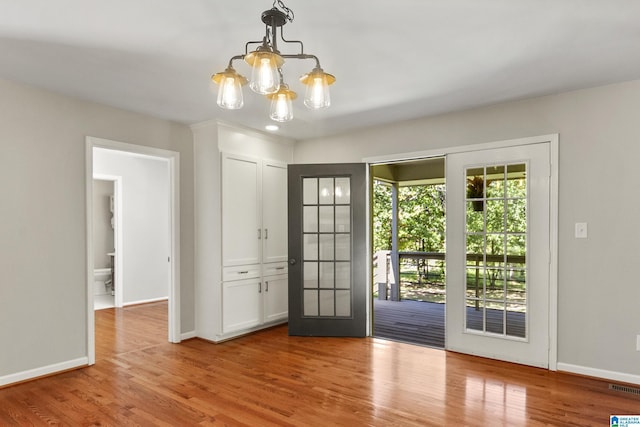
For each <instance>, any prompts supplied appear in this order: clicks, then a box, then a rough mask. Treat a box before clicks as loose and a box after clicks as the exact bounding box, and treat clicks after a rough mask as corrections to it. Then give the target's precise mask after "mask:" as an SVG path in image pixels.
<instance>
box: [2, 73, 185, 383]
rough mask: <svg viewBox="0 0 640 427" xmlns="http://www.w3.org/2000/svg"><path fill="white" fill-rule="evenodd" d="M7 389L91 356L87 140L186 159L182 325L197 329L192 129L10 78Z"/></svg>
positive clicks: (5, 116)
mask: <svg viewBox="0 0 640 427" xmlns="http://www.w3.org/2000/svg"><path fill="white" fill-rule="evenodd" d="M0 93H2V96H0V182H1V183H2V185H1V186H0V218H1V219H2V220H1V221H0V254H2V256H0V271H1V272H2V278H1V279H0V325H2V326H1V327H0V342H1V343H3V344H2V350H0V384H4V383H8V382H14V381H19V380H21V379H24V378H27V377H29V376H34V375H42V374H46V373H48V372H52V371H56V370H60V369H65V368H68V367H71V366H77V365H79V364H82V363H83V362H86V360H87V359H86V358H87V356H88V355H87V290H88V286H87V283H86V268H87V267H86V218H85V211H86V201H85V183H86V180H85V148H86V144H85V138H86V136H95V137H101V138H105V139H110V140H115V141H123V142H129V143H132V144H139V145H146V146H153V147H157V148H162V149H167V150H173V151H177V152H179V153H180V159H181V167H180V173H181V177H180V185H181V188H180V200H181V242H180V245H181V271H180V275H181V326H182V332H183V333H186V332H189V331H193V330H194V328H195V317H194V307H193V304H194V299H193V238H194V236H193V167H192V165H193V140H192V134H191V131H190V129H189V128H188V127H187V126H184V125H181V124H178V123H174V122H169V121H166V120H160V119H156V118H151V117H148V116H144V115H141V114H137V113H132V112H128V111H123V110H119V109H116V108H111V107H106V106H103V105H99V104H95V103H91V102H86V101H80V100H77V99H74V98H70V97H66V96H61V95H58V94H55V93H52V92H48V91H44V90H41V89H37V88H34V87H30V86H26V85H22V84H18V83H13V82H9V81H6V80H0Z"/></svg>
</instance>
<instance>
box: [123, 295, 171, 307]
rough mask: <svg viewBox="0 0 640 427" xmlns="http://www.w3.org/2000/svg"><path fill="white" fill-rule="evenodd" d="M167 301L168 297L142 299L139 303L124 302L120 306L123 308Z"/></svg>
mask: <svg viewBox="0 0 640 427" xmlns="http://www.w3.org/2000/svg"><path fill="white" fill-rule="evenodd" d="M167 300H169V297H162V298H152V299H143V300H140V301H131V302H125V303H123V304H122V306H123V307H128V306H130V305H140V304H149V303H150V302H159V301H167Z"/></svg>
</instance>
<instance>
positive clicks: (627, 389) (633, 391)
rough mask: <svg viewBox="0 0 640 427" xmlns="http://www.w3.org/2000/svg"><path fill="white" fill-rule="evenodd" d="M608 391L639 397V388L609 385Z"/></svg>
mask: <svg viewBox="0 0 640 427" xmlns="http://www.w3.org/2000/svg"><path fill="white" fill-rule="evenodd" d="M609 390H615V391H621V392H623V393H631V394H635V395H637V396H640V388H635V387H628V386H624V385H618V384H609Z"/></svg>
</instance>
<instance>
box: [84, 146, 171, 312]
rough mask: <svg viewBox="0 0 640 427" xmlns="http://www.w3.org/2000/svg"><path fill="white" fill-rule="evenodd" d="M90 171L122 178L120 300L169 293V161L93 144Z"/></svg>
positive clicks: (141, 298) (141, 300)
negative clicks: (121, 274)
mask: <svg viewBox="0 0 640 427" xmlns="http://www.w3.org/2000/svg"><path fill="white" fill-rule="evenodd" d="M93 172H94V174H99V175H111V176H119V177H122V199H121V200H122V222H121V224H120V226H121V227H122V236H123V242H122V252H123V253H122V265H121V266H120V268H122V272H123V277H122V283H120V284H118V283H116V286H122V290H123V294H122V302H123V304H124V305H127V304H133V303H139V302H144V301H149V300H154V299H160V298H167V297H168V295H169V262H168V256H169V255H170V253H171V249H170V247H169V244H170V241H169V234H170V231H169V230H170V228H169V227H170V224H169V208H170V206H169V197H170V192H169V188H170V187H169V186H170V179H169V162H168V161H167V160H163V159H154V158H150V157H142V156H138V155H132V154H130V153H124V152H120V151H114V150H106V149H102V148H94V150H93Z"/></svg>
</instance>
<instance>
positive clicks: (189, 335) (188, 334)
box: [180, 331, 197, 341]
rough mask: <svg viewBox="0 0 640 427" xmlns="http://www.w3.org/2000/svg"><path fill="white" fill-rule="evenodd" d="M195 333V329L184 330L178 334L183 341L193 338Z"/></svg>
mask: <svg viewBox="0 0 640 427" xmlns="http://www.w3.org/2000/svg"><path fill="white" fill-rule="evenodd" d="M196 336H197V335H196V331H191V332H185V333H182V334H180V340H181V341H184V340H190V339H191V338H195V337H196Z"/></svg>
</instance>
